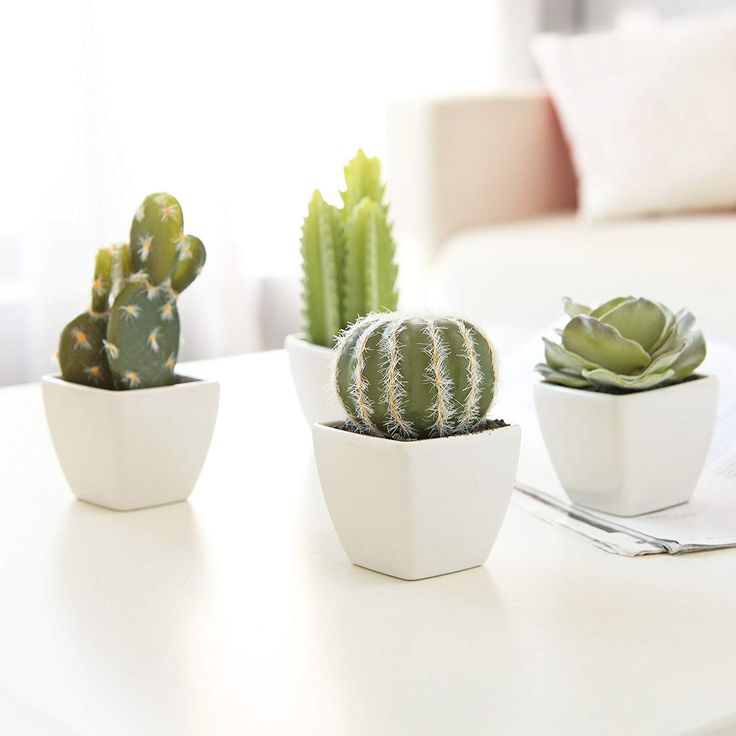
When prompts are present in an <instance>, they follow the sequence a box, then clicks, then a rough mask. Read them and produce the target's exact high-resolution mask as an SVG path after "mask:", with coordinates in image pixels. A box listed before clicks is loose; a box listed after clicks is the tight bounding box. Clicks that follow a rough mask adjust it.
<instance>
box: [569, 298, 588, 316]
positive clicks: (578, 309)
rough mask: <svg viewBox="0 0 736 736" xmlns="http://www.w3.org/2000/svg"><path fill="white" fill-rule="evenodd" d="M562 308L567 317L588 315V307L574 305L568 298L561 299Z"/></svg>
mask: <svg viewBox="0 0 736 736" xmlns="http://www.w3.org/2000/svg"><path fill="white" fill-rule="evenodd" d="M562 306H563V309H564V310H565V314H566V315H567V316H568V317H578V316H579V315H581V314H590V307H586V306H585V305H584V304H576V303H575V302H574V301H573V300H572V299H570V297H569V296H563V297H562Z"/></svg>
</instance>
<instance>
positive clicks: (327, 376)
mask: <svg viewBox="0 0 736 736" xmlns="http://www.w3.org/2000/svg"><path fill="white" fill-rule="evenodd" d="M284 348H286V353H287V355H288V356H289V364H290V366H291V375H292V377H293V379H294V386H295V387H296V392H297V394H298V396H299V403H300V404H301V407H302V411H303V412H304V416H305V417H306V419H307V422H308V423H309V425H310V426H311V425H312V424H314V423H315V422H325V423H327V424H329V423H332V422H344V421H345V420H346V419H347V415H346V414H345V411H344V409H343V408H342V404H340V400H339V399H338V398H337V391H335V387H334V385H333V383H332V360H333V356H332V350H331V349H330V348H326V347H324V346H323V345H314V344H313V343H311V342H308V341H307V340H305V339H304V338H303V337H302V336H301V335H287V337H286V340H285V341H284Z"/></svg>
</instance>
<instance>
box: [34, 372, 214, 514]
mask: <svg viewBox="0 0 736 736" xmlns="http://www.w3.org/2000/svg"><path fill="white" fill-rule="evenodd" d="M180 378H181V377H180ZM41 383H42V387H43V400H44V406H45V408H46V420H47V422H48V425H49V430H50V431H51V439H52V440H53V443H54V448H55V449H56V455H57V457H58V458H59V462H60V463H61V467H62V470H63V471H64V476H65V477H66V480H67V482H68V483H69V486H70V488H71V489H72V492H73V493H74V495H75V496H76V497H77V498H79V499H81V500H82V501H89V502H90V503H94V504H97V505H98V506H105V507H106V508H109V509H115V510H116V511H129V510H132V509H140V508H145V507H147V506H159V505H161V504H165V503H173V502H174V501H184V500H185V499H186V498H188V497H189V494H190V493H191V492H192V490H193V489H194V485H195V483H196V482H197V477H198V476H199V472H200V470H201V469H202V465H203V464H204V460H205V458H206V456H207V451H208V450H209V446H210V440H211V439H212V432H213V430H214V428H215V419H216V417H217V406H218V402H219V396H220V385H219V384H218V383H217V382H216V381H199V380H194V379H187V378H183V379H182V381H181V382H180V383H177V384H174V385H173V386H164V387H161V388H146V389H138V390H135V391H108V390H106V389H100V388H93V387H90V386H82V385H79V384H76V383H70V382H68V381H64V380H63V379H61V378H59V377H56V376H44V377H43V379H42V381H41Z"/></svg>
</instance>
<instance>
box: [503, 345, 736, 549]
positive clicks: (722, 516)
mask: <svg viewBox="0 0 736 736" xmlns="http://www.w3.org/2000/svg"><path fill="white" fill-rule="evenodd" d="M541 356H542V345H541V340H535V341H534V343H533V344H529V345H528V346H527V347H525V348H524V349H522V350H521V351H519V352H518V353H516V354H515V355H513V356H512V357H511V358H510V359H509V360H508V361H506V362H505V363H504V364H503V365H502V366H501V375H502V378H503V381H502V383H501V386H500V390H499V393H500V394H501V397H502V398H501V401H499V404H498V406H497V407H496V409H495V410H494V415H495V416H499V417H503V418H505V419H506V420H507V421H513V422H514V423H518V424H521V425H522V443H521V458H520V461H519V472H518V474H517V483H516V488H517V493H515V494H514V495H515V498H514V503H516V504H517V505H519V506H521V507H522V508H524V509H525V510H526V511H527V512H529V513H531V514H532V515H534V516H536V517H538V518H540V519H542V520H544V521H546V522H548V523H550V524H552V525H554V526H558V527H561V528H564V529H565V530H567V531H569V532H571V533H573V534H577V535H578V536H581V537H583V538H585V539H586V540H587V541H589V542H590V543H592V544H595V545H596V546H597V547H600V548H601V549H604V550H606V551H608V552H613V553H616V554H620V555H625V556H628V557H634V556H638V555H645V554H661V553H669V554H680V553H685V552H698V551H703V550H709V549H721V548H724V547H733V546H736V344H734V343H729V342H727V341H718V340H710V341H709V343H708V357H707V358H706V361H705V363H704V364H703V367H702V369H701V372H703V373H711V374H716V375H717V376H718V377H719V380H720V382H721V390H720V399H719V407H718V417H717V420H716V429H715V433H714V437H713V442H712V445H711V450H710V453H709V456H708V460H707V462H706V467H705V469H704V471H703V474H702V476H701V478H700V481H699V483H698V486H697V488H696V490H695V494H694V496H693V500H692V501H691V502H690V503H687V504H682V505H680V506H675V507H673V508H670V509H665V510H663V511H658V512H655V513H652V514H646V515H643V516H637V517H634V518H622V517H617V516H613V515H610V514H604V513H600V512H594V511H590V510H588V509H585V508H583V507H581V506H577V505H575V504H573V503H571V502H570V500H569V499H568V498H567V496H566V494H565V492H564V490H563V489H562V486H561V485H560V483H559V481H558V480H557V476H556V475H555V472H554V468H553V467H552V463H551V462H550V460H549V457H548V455H547V451H546V449H545V447H544V441H543V440H542V435H541V432H540V430H539V425H538V423H537V418H536V414H535V411H534V405H533V400H532V390H531V386H532V383H531V381H532V380H533V379H531V380H530V376H533V368H534V365H535V364H536V363H537V362H538V361H539V360H540V359H541Z"/></svg>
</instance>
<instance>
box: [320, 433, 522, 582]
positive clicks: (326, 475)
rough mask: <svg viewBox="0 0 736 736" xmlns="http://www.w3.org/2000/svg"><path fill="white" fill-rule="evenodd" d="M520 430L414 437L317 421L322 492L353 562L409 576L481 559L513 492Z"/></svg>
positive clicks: (439, 571) (451, 568) (461, 567)
mask: <svg viewBox="0 0 736 736" xmlns="http://www.w3.org/2000/svg"><path fill="white" fill-rule="evenodd" d="M520 439H521V431H520V429H519V427H518V426H509V427H503V428H501V429H495V430H491V431H486V432H479V433H476V434H469V435H462V436H457V437H443V438H437V439H430V440H418V441H414V442H400V441H396V440H389V439H382V438H379V437H369V436H366V435H360V434H356V433H353V432H347V431H345V430H342V429H337V428H335V427H332V426H327V425H325V424H316V425H315V426H314V449H315V453H316V457H317V469H318V471H319V478H320V482H321V484H322V492H323V494H324V497H325V501H326V502H327V508H328V510H329V512H330V516H331V517H332V522H333V524H334V525H335V529H336V530H337V535H338V537H339V538H340V541H341V542H342V546H343V548H344V549H345V553H346V554H347V556H348V557H349V558H350V560H351V561H352V562H354V563H355V564H356V565H360V566H361V567H367V568H369V569H370V570H376V571H377V572H382V573H385V574H386V575H393V576H394V577H397V578H403V579H405V580H418V579H420V578H428V577H433V576H435V575H444V574H445V573H448V572H456V571H457V570H465V569H467V568H469V567H477V566H478V565H482V564H483V563H484V562H485V561H486V559H488V555H489V554H490V552H491V548H492V547H493V543H494V542H495V541H496V536H497V534H498V530H499V529H500V527H501V522H502V521H503V518H504V516H505V514H506V509H507V507H508V504H509V499H510V498H511V491H512V489H513V483H514V477H515V475H516V468H517V465H518V461H519V443H520Z"/></svg>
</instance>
